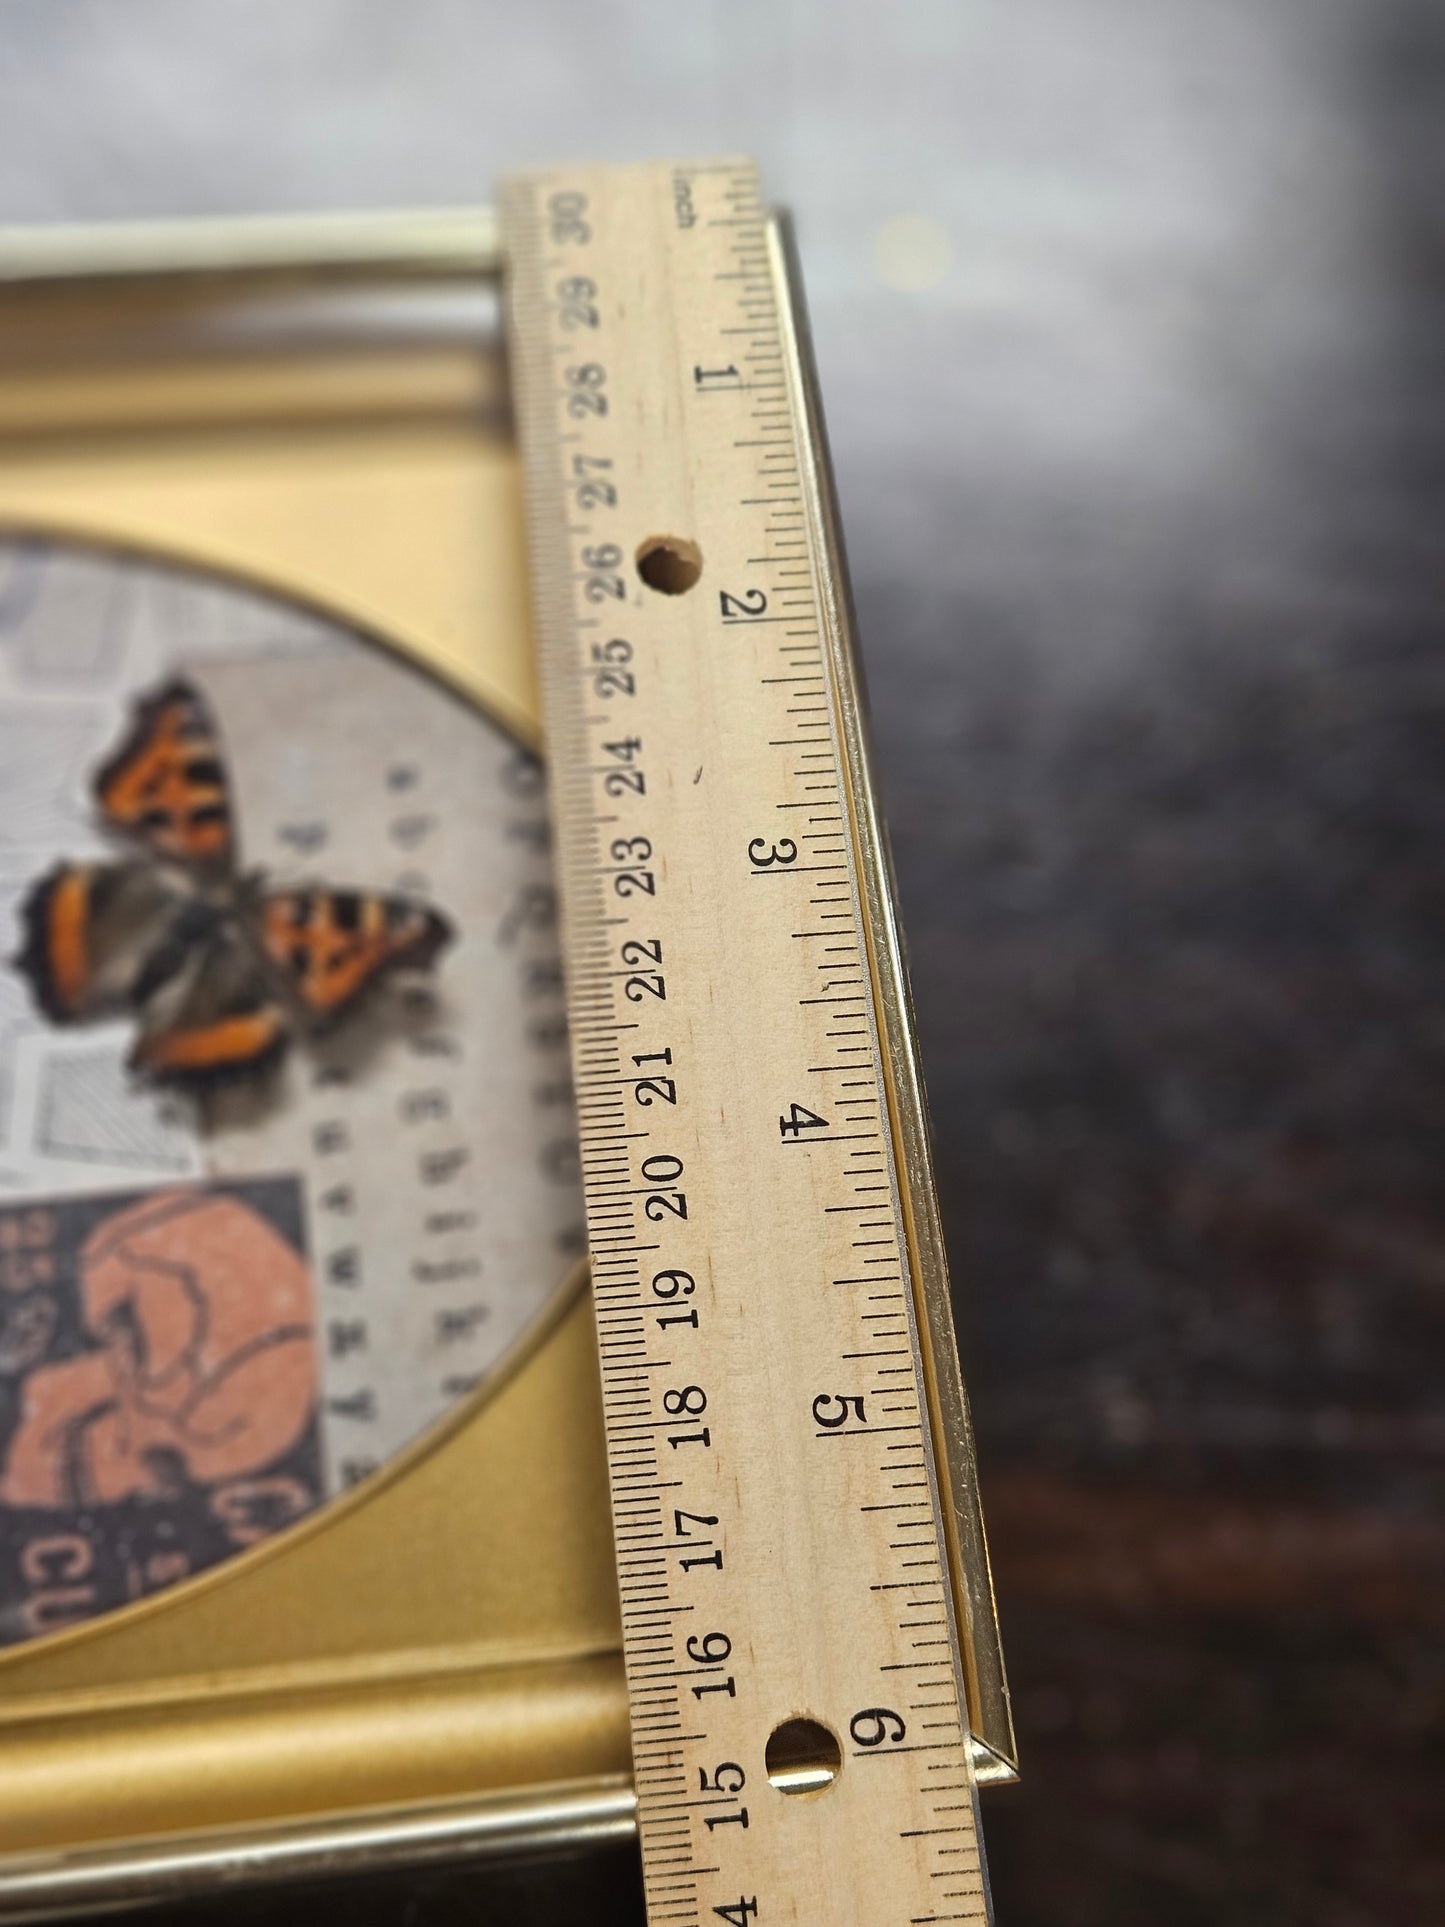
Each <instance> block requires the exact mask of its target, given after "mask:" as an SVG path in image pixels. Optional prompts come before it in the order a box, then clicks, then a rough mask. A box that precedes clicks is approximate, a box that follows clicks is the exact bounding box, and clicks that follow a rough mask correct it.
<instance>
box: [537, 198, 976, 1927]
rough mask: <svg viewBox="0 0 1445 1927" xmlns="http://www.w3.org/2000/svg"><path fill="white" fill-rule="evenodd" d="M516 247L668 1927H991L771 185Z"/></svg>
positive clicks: (621, 1560)
mask: <svg viewBox="0 0 1445 1927" xmlns="http://www.w3.org/2000/svg"><path fill="white" fill-rule="evenodd" d="M503 221H504V232H505V238H506V252H507V260H508V283H509V326H510V332H511V347H512V362H513V388H514V395H515V398H516V404H517V414H518V423H519V431H520V435H521V441H522V450H523V460H524V468H525V473H526V481H527V493H528V523H529V539H530V546H531V552H532V558H533V578H534V590H535V615H536V622H537V630H538V638H539V650H540V658H541V668H542V681H543V696H544V717H545V726H546V734H547V741H548V750H549V756H550V760H551V767H552V791H553V808H554V813H555V816H556V821H557V833H558V872H559V878H560V882H561V891H562V907H563V919H564V950H565V956H566V960H567V968H568V994H569V1008H570V1013H571V1023H572V1032H573V1055H574V1067H575V1081H576V1089H577V1096H578V1109H579V1118H580V1126H581V1140H582V1162H583V1171H584V1178H585V1183H586V1192H587V1209H588V1221H589V1236H590V1245H591V1252H592V1270H593V1281H594V1298H595V1303H596V1311H597V1327H598V1337H599V1347H600V1353H601V1362H602V1381H603V1403H604V1417H605V1426H606V1435H607V1450H608V1459H609V1467H610V1474H611V1485H612V1502H613V1526H614V1537H615V1541H616V1547H617V1567H618V1585H619V1593H620V1599H621V1610H622V1623H623V1634H624V1646H625V1653H626V1662H627V1676H628V1690H629V1695H630V1701H631V1713H632V1734H633V1753H634V1764H635V1773H636V1779H637V1787H638V1799H639V1808H638V1813H639V1827H640V1831H641V1837H642V1850H643V1864H644V1876H645V1882H646V1889H647V1897H648V1910H649V1918H650V1919H651V1921H652V1923H653V1927H660V1923H663V1922H669V1923H671V1922H677V1923H699V1924H701V1923H706V1922H711V1921H713V1920H717V1919H721V1920H723V1921H726V1922H729V1923H731V1927H773V1923H775V1922H815V1923H824V1922H839V1923H843V1922H856V1923H859V1927H864V1924H865V1923H866V1927H878V1924H880V1923H885V1922H887V1923H895V1922H896V1923H898V1927H920V1924H921V1923H933V1922H940V1923H941V1922H945V1921H958V1922H967V1921H973V1922H979V1921H986V1920H987V1918H988V1901H987V1892H986V1881H985V1877H984V1872H983V1866H982V1858H981V1853H980V1848H979V1842H978V1834H977V1826H976V1811H975V1788H974V1772H973V1764H974V1759H975V1752H974V1749H973V1746H972V1744H971V1741H970V1736H969V1733H968V1730H967V1718H966V1713H965V1653H964V1650H963V1648H962V1647H961V1645H960V1629H959V1624H958V1619H957V1615H956V1612H955V1602H954V1597H953V1586H952V1583H951V1578H950V1574H951V1572H952V1571H953V1570H955V1569H956V1563H957V1562H956V1560H955V1558H954V1550H953V1546H952V1542H951V1539H950V1535H951V1534H953V1535H954V1537H955V1538H956V1537H957V1533H958V1528H957V1526H956V1524H955V1523H953V1522H952V1521H953V1511H952V1510H951V1507H952V1499H951V1497H950V1494H949V1493H948V1492H946V1491H945V1490H944V1489H943V1486H942V1484H941V1475H940V1461H939V1458H938V1456H937V1455H936V1453H935V1447H934V1433H935V1431H936V1430H937V1428H938V1425H939V1393H938V1390H937V1384H936V1378H937V1374H936V1372H934V1371H933V1370H932V1369H931V1367H932V1362H933V1360H934V1351H933V1349H932V1348H933V1347H935V1346H936V1342H937V1334H936V1333H933V1332H930V1330H929V1319H928V1317H926V1316H923V1317H921V1316H920V1315H919V1310H918V1307H917V1304H916V1296H917V1294H916V1292H915V1288H914V1281H915V1278H916V1269H917V1268H916V1246H917V1242H918V1239H919V1237H920V1235H921V1234H920V1231H919V1229H918V1222H919V1218H920V1209H919V1205H918V1201H917V1198H916V1197H915V1195H914V1191H915V1190H916V1187H917V1183H918V1173H917V1172H916V1171H913V1170H910V1169H907V1168H905V1166H906V1165H907V1164H908V1162H909V1160H910V1157H911V1152H910V1146H909V1143H908V1141H907V1139H906V1137H905V1136H904V1135H901V1134H900V1130H899V1124H898V1097H897V1085H898V1076H899V1073H898V1067H897V1063H896V1061H895V1054H894V1053H893V1052H892V1051H891V1047H890V1041H889V1037H887V1036H885V1034H884V1030H883V1029H881V1028H880V1009H879V994H878V985H879V965H878V955H879V948H878V946H879V937H878V934H877V931H876V928H875V924H876V919H877V914H878V913H877V903H878V901H880V900H881V899H880V897H879V892H880V891H882V890H884V889H885V887H886V886H885V884H884V881H883V879H882V875H881V856H880V853H879V850H878V846H877V828H876V822H875V821H874V819H873V816H872V805H871V798H870V797H869V795H868V793H867V783H866V772H865V771H864V770H863V769H862V767H861V761H860V759H861V755H862V751H861V748H860V747H859V743H858V737H857V715H856V701H857V697H856V690H855V689H854V688H853V687H852V685H851V684H850V683H849V681H848V676H849V671H848V668H847V665H846V663H844V661H843V659H842V655H841V653H840V645H839V636H840V620H841V618H840V596H841V594H842V591H841V588H840V586H839V583H838V580H837V569H836V566H835V558H834V556H833V555H832V553H831V550H830V545H829V532H828V529H827V528H826V526H825V519H826V518H825V516H824V513H823V510H822V508H821V506H820V498H819V490H818V481H817V452H816V443H817V434H818V429H817V426H816V424H815V423H814V422H813V421H812V420H811V418H810V409H811V406H812V403H811V397H810V391H809V388H808V383H807V380H806V376H805V372H804V370H803V367H802V362H801V358H800V350H799V342H798V335H797V331H796V324H795V318H794V312H793V308H792V306H791V301H790V292H789V277H788V269H787V263H786V257H785V249H784V241H783V237H782V235H781V233H780V230H779V228H778V225H777V223H776V222H775V221H774V220H773V219H772V218H770V217H769V216H768V215H767V214H766V213H765V212H764V210H763V209H762V207H761V206H760V204H759V201H758V193H757V183H756V178H755V175H754V172H753V170H752V168H751V166H749V165H747V164H744V163H719V164H715V165H708V166H701V165H697V166H690V165H657V166H653V167H646V168H636V169H602V168H599V169H573V170H567V171H565V172H564V171H558V172H554V173H549V174H546V175H532V176H526V177H521V178H519V179H518V180H516V181H514V182H512V183H511V184H509V186H508V187H507V189H506V191H505V194H504V200H503ZM870 918H871V919H872V921H870ZM889 934H890V938H891V929H890V933H889ZM870 935H871V937H872V941H871V942H870ZM925 1177H926V1171H925ZM925 1231H926V1226H925ZM945 1315H946V1314H945ZM947 1416H948V1415H947V1413H946V1412H945V1413H944V1417H945V1419H947ZM944 1473H945V1476H946V1468H945V1469H944ZM984 1585H985V1588H986V1577H985V1580H984ZM963 1605H964V1607H967V1605H968V1602H967V1601H965V1602H963Z"/></svg>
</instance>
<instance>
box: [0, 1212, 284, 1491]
mask: <svg viewBox="0 0 1445 1927" xmlns="http://www.w3.org/2000/svg"><path fill="white" fill-rule="evenodd" d="M79 1269H80V1277H79V1287H80V1296H81V1305H82V1312H83V1317H84V1321H85V1327H86V1330H87V1332H88V1334H89V1335H90V1337H91V1338H92V1339H94V1340H95V1341H96V1343H97V1345H98V1349H97V1350H95V1351H91V1352H87V1353H85V1354H83V1355H82V1356H80V1357H77V1358H71V1359H65V1360H63V1361H61V1362H59V1363H56V1364H53V1365H47V1366H42V1367H41V1368H40V1369H38V1370H36V1371H33V1372H32V1373H31V1374H30V1375H29V1377H28V1378H27V1380H26V1382H25V1390H24V1394H23V1402H22V1406H21V1414H20V1423H19V1426H18V1427H17V1429H16V1431H15V1433H14V1435H13V1437H12V1439H11V1441H10V1449H9V1452H8V1454H7V1456H6V1461H5V1465H4V1468H3V1472H0V1504H9V1505H14V1506H44V1507H58V1506H77V1505H86V1504H99V1505H106V1504H113V1503H115V1502H116V1501H117V1500H121V1499H126V1498H131V1497H134V1496H136V1495H139V1494H142V1493H148V1494H153V1495H155V1496H157V1497H160V1496H164V1495H166V1494H168V1493H172V1492H175V1491H177V1490H178V1489H180V1487H182V1486H183V1485H184V1484H185V1483H187V1482H195V1483H198V1484H202V1485H210V1484H214V1483H215V1482H217V1481H219V1480H223V1479H231V1478H239V1477H244V1476H246V1475H248V1474H251V1473H254V1472H258V1471H260V1470H261V1469H262V1468H263V1467H265V1466H267V1465H269V1464H272V1463H273V1462H274V1461H275V1460H277V1459H278V1458H280V1457H281V1456H283V1455H284V1454H285V1453H286V1452H287V1451H288V1450H290V1448H291V1447H292V1446H294V1445H295V1444H297V1443H298V1441H299V1440H300V1439H301V1437H302V1435H303V1434H304V1432H305V1430H306V1427H307V1425H308V1423H309V1422H310V1419H311V1415H312V1411H313V1408H314V1404H315V1398H316V1359H315V1347H314V1340H313V1334H312V1326H311V1292H310V1282H309V1278H308V1274H307V1268H306V1264H305V1262H304V1260H303V1259H302V1258H301V1256H300V1254H299V1253H298V1252H297V1251H296V1250H295V1249H294V1248H293V1247H292V1246H291V1245H290V1244H288V1243H287V1241H286V1240H285V1239H284V1238H283V1237H282V1236H281V1235H280V1233H279V1232H278V1231H276V1230H275V1229H274V1228H273V1227H272V1226H271V1225H270V1224H269V1223H268V1222H267V1220H266V1219H265V1218H263V1217H262V1216H261V1215H260V1214H259V1213H258V1212H256V1211H254V1210H252V1209H251V1207H250V1206H249V1205H247V1204H245V1203H243V1202H242V1201H241V1200H240V1199H238V1198H234V1197H229V1196H226V1195H223V1194H222V1195H217V1194H208V1193H205V1192H194V1193H187V1192H170V1193H164V1194H160V1195H157V1196H156V1197H153V1198H148V1199H146V1200H145V1201H144V1202H143V1203H141V1204H137V1205H132V1206H129V1207H127V1208H126V1209H124V1210H122V1211H120V1212H118V1213H117V1214H116V1215H115V1216H114V1217H111V1218H108V1219H105V1220H104V1221H103V1222H102V1223H100V1224H99V1225H97V1227H96V1228H95V1230H94V1231H93V1232H92V1233H91V1235H90V1237H89V1238H88V1239H87V1240H86V1243H85V1245H84V1248H83V1249H82V1251H81V1254H80V1261H79Z"/></svg>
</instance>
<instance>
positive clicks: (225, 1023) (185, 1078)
mask: <svg viewBox="0 0 1445 1927" xmlns="http://www.w3.org/2000/svg"><path fill="white" fill-rule="evenodd" d="M94 791H95V798H96V803H97V806H98V808H99V811H100V814H101V816H102V818H103V819H104V821H105V822H106V824H107V825H108V827H110V828H111V829H113V830H117V831H119V832H121V833H122V834H124V835H126V836H127V837H128V838H130V839H132V840H133V841H134V842H135V843H138V844H139V845H140V846H141V848H140V851H139V853H137V854H136V855H133V856H131V857H129V858H128V859H126V860H124V861H122V862H118V863H61V864H59V865H57V866H56V868H55V869H53V870H51V871H50V872H48V873H47V874H46V875H45V876H43V877H41V878H39V879H38V880H37V882H36V883H35V884H33V885H32V887H31V889H30V892H29V894H28V895H27V897H26V899H25V902H24V904H23V906H22V910H21V921H22V926H23V933H24V934H23V940H22V944H21V948H20V951H19V954H18V955H17V957H16V958H15V963H16V965H17V967H18V968H19V969H20V970H21V971H22V972H23V973H24V975H25V976H26V977H27V978H28V979H29V982H30V985H31V988H32V991H33V993H34V996H35V1000H36V1002H37V1004H38V1005H39V1006H40V1008H41V1010H42V1011H43V1012H44V1013H45V1015H46V1016H47V1017H48V1018H49V1019H50V1020H51V1021H52V1022H53V1023H58V1024H73V1023H80V1022H84V1021H86V1020H87V1019H91V1018H96V1017H100V1016H106V1015H115V1014H117V1013H119V1012H134V1013H136V1014H137V1015H138V1017H139V1020H140V1032H139V1036H138V1039H137V1042H136V1046H135V1049H134V1051H133V1052H132V1056H131V1063H132V1066H133V1067H134V1068H135V1069H137V1070H138V1071H140V1072H142V1073H143V1074H145V1075H146V1076H148V1077H150V1078H151V1079H152V1080H153V1081H156V1082H161V1083H177V1084H183V1085H205V1084H208V1083H213V1082H216V1081H219V1080H223V1079H225V1078H228V1077H232V1076H235V1075H238V1074H250V1073H253V1072H255V1071H257V1070H259V1069H261V1068H263V1067H264V1066H265V1065H267V1064H270V1063H274V1062H275V1061H276V1060H277V1059H278V1058H279V1057H280V1056H281V1055H282V1054H283V1053H284V1051H285V1050H286V1048H287V1045H288V1042H289V1040H290V1038H291V1037H292V1036H293V1035H294V1034H295V1033H297V1032H300V1033H302V1034H303V1035H307V1034H311V1035H314V1034H317V1033H319V1032H322V1031H325V1030H328V1029H330V1028H331V1026H332V1025H334V1024H335V1023H336V1022H337V1021H338V1020H340V1019H341V1018H342V1017H344V1016H346V1015H347V1014H348V1013H349V1012H350V1011H351V1010H352V1009H353V1008H354V1007H355V1006H356V1005H357V1004H358V1003H359V1002H361V1001H362V1000H363V999H364V998H365V996H366V993H367V992H368V990H369V989H370V988H371V987H372V986H373V985H374V984H376V983H377V982H378V981H379V980H380V979H382V978H383V977H385V976H388V975H390V974H391V973H392V972H393V971H396V970H401V969H413V970H421V969H429V968H430V967H431V965H432V964H433V963H434V962H435V960H436V958H437V956H438V955H439V954H440V952H441V951H442V949H443V948H444V947H445V945H446V944H447V943H448V942H449V941H450V939H451V935H452V931H451V926H450V924H449V923H448V922H447V920H446V918H445V917H443V916H442V915H441V913H440V912H439V911H436V910H434V909H431V908H430V907H429V906H428V905H426V904H423V903H418V902H416V901H414V900H412V899H409V898H404V897H397V896H390V895H385V894H382V893H379V892H375V891H366V890H334V889H329V888H327V887H326V886H324V885H320V884H298V885H287V886H285V887H282V888H276V889H273V888H271V887H270V885H269V883H268V881H267V879H266V877H265V875H264V874H263V873H261V872H259V871H253V872H250V873H248V874H242V873H240V872H239V871H237V870H236V868H235V866H234V837H233V832H232V823H231V808H230V796H229V786H228V784H227V782H226V775H225V764H224V759H223V756H222V751H221V744H220V741H219V738H218V736H217V733H216V730H215V728H214V725H213V723H212V721H211V717H210V714H209V711H208V710H207V708H206V705H205V703H204V702H203V700H202V699H201V697H200V695H199V694H198V693H197V691H196V690H194V689H193V688H192V687H191V686H190V685H189V684H186V683H183V682H173V683H171V684H168V685H167V687H166V688H165V689H163V690H161V691H160V692H159V693H158V694H156V695H154V696H150V697H147V698H145V699H143V700H142V701H141V702H140V703H138V704H137V706H136V712H135V716H134V718H133V721H132V724H131V727H130V730H129V732H128V733H127V735H126V737H125V739H124V740H123V741H122V743H121V745H120V747H119V749H118V750H117V751H116V752H115V754H114V755H113V756H111V757H110V758H109V759H108V760H107V761H106V762H105V763H104V764H103V765H102V766H101V768H100V770H99V771H98V773H97V775H96V779H95V785H94Z"/></svg>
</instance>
